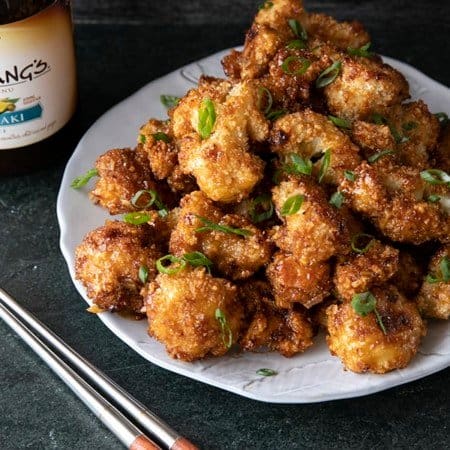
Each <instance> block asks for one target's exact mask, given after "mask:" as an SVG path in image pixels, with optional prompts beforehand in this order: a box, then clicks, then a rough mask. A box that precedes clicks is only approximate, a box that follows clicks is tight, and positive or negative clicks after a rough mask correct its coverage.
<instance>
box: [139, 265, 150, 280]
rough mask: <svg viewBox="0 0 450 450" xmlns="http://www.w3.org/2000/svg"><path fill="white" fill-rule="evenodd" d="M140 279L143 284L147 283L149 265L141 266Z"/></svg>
mask: <svg viewBox="0 0 450 450" xmlns="http://www.w3.org/2000/svg"><path fill="white" fill-rule="evenodd" d="M139 279H140V280H141V282H142V284H145V283H147V279H148V268H147V266H141V267H139Z"/></svg>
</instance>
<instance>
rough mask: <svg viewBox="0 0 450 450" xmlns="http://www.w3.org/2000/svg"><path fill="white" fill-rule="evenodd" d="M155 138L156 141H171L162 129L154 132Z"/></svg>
mask: <svg viewBox="0 0 450 450" xmlns="http://www.w3.org/2000/svg"><path fill="white" fill-rule="evenodd" d="M152 136H153V139H155V141H163V142H165V143H166V144H167V143H168V142H170V137H169V136H167V134H166V133H163V132H162V131H158V132H157V133H155V134H153V135H152Z"/></svg>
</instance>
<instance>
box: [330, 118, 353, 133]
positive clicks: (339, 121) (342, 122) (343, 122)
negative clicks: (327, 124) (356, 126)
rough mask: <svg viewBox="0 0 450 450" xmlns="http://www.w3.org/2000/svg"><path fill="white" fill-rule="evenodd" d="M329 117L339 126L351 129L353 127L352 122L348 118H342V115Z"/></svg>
mask: <svg viewBox="0 0 450 450" xmlns="http://www.w3.org/2000/svg"><path fill="white" fill-rule="evenodd" d="M328 119H330V120H331V122H333V123H334V125H336V126H337V127H339V128H345V129H347V130H349V129H350V128H351V127H352V124H351V123H350V122H349V121H348V120H345V119H341V118H340V117H335V116H328Z"/></svg>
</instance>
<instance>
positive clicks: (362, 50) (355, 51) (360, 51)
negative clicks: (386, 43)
mask: <svg viewBox="0 0 450 450" xmlns="http://www.w3.org/2000/svg"><path fill="white" fill-rule="evenodd" d="M370 45H371V42H368V43H367V44H365V45H363V46H362V47H359V48H353V47H348V48H347V53H348V54H349V55H351V56H361V57H363V58H370V57H371V56H373V52H371V51H369V48H370Z"/></svg>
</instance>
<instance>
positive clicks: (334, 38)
mask: <svg viewBox="0 0 450 450" xmlns="http://www.w3.org/2000/svg"><path fill="white" fill-rule="evenodd" d="M305 28H306V30H307V32H308V34H309V35H311V36H314V37H316V38H319V39H320V40H322V41H325V42H331V43H332V44H333V45H335V46H336V47H338V48H340V49H342V50H347V48H348V47H352V48H359V47H362V46H363V45H364V44H367V43H368V42H370V36H369V34H368V33H367V31H366V30H365V29H364V27H363V26H362V24H361V23H360V22H357V21H356V20H355V21H352V22H338V21H336V20H335V19H334V18H333V17H330V16H327V15H326V14H318V13H310V14H308V15H307V16H306V20H305Z"/></svg>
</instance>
